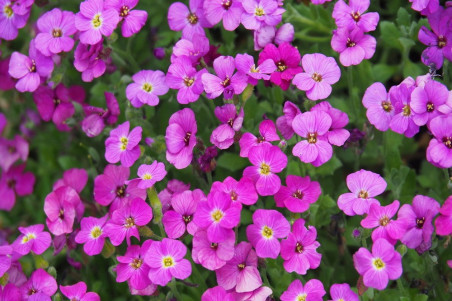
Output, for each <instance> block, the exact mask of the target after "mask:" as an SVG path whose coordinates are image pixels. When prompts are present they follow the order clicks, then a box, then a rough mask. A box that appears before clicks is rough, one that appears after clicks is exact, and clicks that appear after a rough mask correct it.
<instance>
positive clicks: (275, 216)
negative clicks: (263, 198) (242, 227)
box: [246, 209, 290, 259]
mask: <svg viewBox="0 0 452 301" xmlns="http://www.w3.org/2000/svg"><path fill="white" fill-rule="evenodd" d="M289 232H290V224H289V222H288V221H287V220H286V218H285V217H284V215H282V214H281V213H280V212H278V211H276V210H265V209H257V210H256V211H255V212H254V213H253V223H252V224H251V225H249V226H248V227H247V228H246V237H247V238H248V240H249V242H250V243H251V244H252V245H253V247H254V248H255V249H256V254H257V256H259V257H261V258H273V259H275V258H277V257H278V255H279V251H280V250H281V245H280V244H279V241H278V238H285V237H287V235H288V234H289Z"/></svg>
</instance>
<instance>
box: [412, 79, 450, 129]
mask: <svg viewBox="0 0 452 301" xmlns="http://www.w3.org/2000/svg"><path fill="white" fill-rule="evenodd" d="M448 97H449V90H447V87H446V86H445V85H443V84H442V83H440V82H437V81H434V80H429V81H427V82H426V83H425V85H424V86H423V87H416V88H415V89H414V90H413V92H411V103H410V107H411V109H412V110H413V112H414V114H413V121H414V123H415V124H416V125H418V126H423V125H425V124H427V123H430V120H432V119H433V118H435V117H436V116H439V115H441V113H440V112H439V111H438V108H439V107H440V106H442V105H444V104H446V102H447V99H448Z"/></svg>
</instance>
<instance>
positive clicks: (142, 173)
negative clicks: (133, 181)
mask: <svg viewBox="0 0 452 301" xmlns="http://www.w3.org/2000/svg"><path fill="white" fill-rule="evenodd" d="M137 174H138V177H139V178H140V182H139V183H138V188H141V189H147V188H149V187H152V186H154V184H155V183H157V182H159V181H161V180H162V179H163V178H164V177H165V176H166V170H165V164H163V163H162V162H158V161H154V162H152V164H151V165H147V164H142V165H140V167H138V172H137Z"/></svg>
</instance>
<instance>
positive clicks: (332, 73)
mask: <svg viewBox="0 0 452 301" xmlns="http://www.w3.org/2000/svg"><path fill="white" fill-rule="evenodd" d="M301 66H302V67H303V70H304V72H302V73H298V74H297V75H295V77H294V78H293V81H292V83H293V84H294V85H295V86H297V88H298V89H300V90H302V91H306V96H307V97H308V98H309V99H310V100H319V99H325V98H327V97H328V96H330V94H331V91H332V88H331V85H333V84H335V83H337V82H338V81H339V79H340V78H341V69H339V66H338V65H337V63H336V61H335V60H334V58H332V57H327V56H325V55H323V54H321V53H314V54H305V55H304V56H303V58H302V59H301Z"/></svg>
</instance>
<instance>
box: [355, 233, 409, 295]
mask: <svg viewBox="0 0 452 301" xmlns="http://www.w3.org/2000/svg"><path fill="white" fill-rule="evenodd" d="M353 263H354V265H355V269H356V270H357V271H358V273H359V274H360V275H361V276H363V281H364V285H365V286H367V287H373V288H376V289H378V290H383V289H385V288H386V286H387V285H388V281H389V280H395V279H397V278H399V277H400V276H401V275H402V256H400V254H399V253H398V252H397V251H396V250H394V246H393V245H391V244H390V243H389V242H388V241H387V240H385V239H384V238H380V239H378V240H376V241H375V242H374V244H373V245H372V253H370V252H369V250H367V249H365V248H360V249H359V250H358V252H356V253H355V254H354V255H353Z"/></svg>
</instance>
